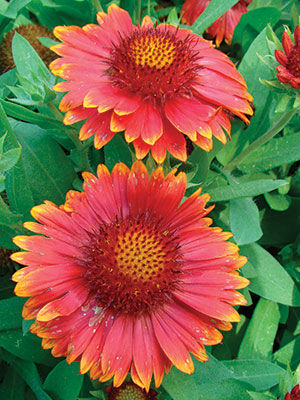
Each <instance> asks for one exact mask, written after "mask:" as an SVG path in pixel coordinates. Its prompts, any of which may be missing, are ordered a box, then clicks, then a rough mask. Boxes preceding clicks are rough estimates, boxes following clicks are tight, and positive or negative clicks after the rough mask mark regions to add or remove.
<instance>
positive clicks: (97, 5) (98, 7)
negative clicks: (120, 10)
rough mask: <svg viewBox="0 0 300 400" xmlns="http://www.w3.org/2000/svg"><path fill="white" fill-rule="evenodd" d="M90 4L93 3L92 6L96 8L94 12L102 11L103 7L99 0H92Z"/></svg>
mask: <svg viewBox="0 0 300 400" xmlns="http://www.w3.org/2000/svg"><path fill="white" fill-rule="evenodd" d="M92 4H93V7H94V9H95V10H96V12H99V11H101V12H103V8H102V6H101V3H100V1H99V0H92Z"/></svg>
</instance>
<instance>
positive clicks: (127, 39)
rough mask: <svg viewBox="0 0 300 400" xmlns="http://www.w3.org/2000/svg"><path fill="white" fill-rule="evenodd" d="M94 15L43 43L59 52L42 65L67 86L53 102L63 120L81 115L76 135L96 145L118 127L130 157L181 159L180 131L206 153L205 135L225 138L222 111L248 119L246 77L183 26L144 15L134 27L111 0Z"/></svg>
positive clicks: (208, 142)
mask: <svg viewBox="0 0 300 400" xmlns="http://www.w3.org/2000/svg"><path fill="white" fill-rule="evenodd" d="M97 19H98V23H99V25H92V24H91V25H86V26H84V27H83V28H79V27H77V26H69V27H65V26H58V27H56V28H55V29H54V34H55V35H56V37H57V38H58V39H59V40H61V41H62V43H61V44H59V45H55V46H53V47H51V49H52V50H54V51H55V52H56V53H57V54H59V55H60V56H61V57H62V58H60V59H57V60H55V61H54V62H52V63H51V65H50V68H51V70H52V72H53V73H54V74H55V75H57V76H60V77H62V78H63V79H65V81H64V82H61V83H58V84H57V85H55V87H54V89H55V90H57V91H61V92H66V91H67V92H68V93H67V94H66V95H65V96H64V97H63V99H62V101H61V103H60V109H61V111H64V112H67V113H66V115H65V118H64V123H65V124H67V125H68V124H73V123H75V122H77V121H82V120H85V119H86V120H87V121H86V122H85V123H84V124H83V126H82V128H81V130H80V133H79V139H80V140H84V139H87V138H89V137H90V136H93V135H94V144H95V147H96V148H101V147H102V146H104V145H105V144H106V143H108V142H109V141H110V140H111V139H112V138H113V136H114V135H115V134H116V132H121V131H125V139H126V141H127V142H128V143H131V142H132V143H133V145H134V147H135V151H136V155H137V157H138V158H143V157H145V156H146V154H147V153H148V152H149V150H151V153H152V155H153V157H154V159H155V160H156V161H157V162H158V163H162V162H163V161H164V159H165V157H166V151H167V150H168V151H169V152H170V153H171V154H172V155H173V156H174V157H176V158H178V159H180V160H182V161H185V160H186V158H187V153H186V140H185V136H186V137H187V138H189V139H190V140H191V141H192V142H193V143H194V144H195V145H197V146H200V147H201V148H202V149H204V150H206V151H209V150H211V148H212V145H213V141H212V137H213V136H215V137H216V138H217V139H218V140H220V141H221V142H222V143H226V141H227V139H226V134H225V132H226V133H227V134H228V135H230V126H231V125H230V121H229V117H228V116H229V114H230V115H236V116H238V117H239V118H241V119H243V120H244V121H245V122H246V123H248V122H249V121H248V118H247V117H246V114H248V115H252V113H253V111H252V108H251V107H250V105H249V101H252V97H251V95H249V94H248V93H247V90H246V83H245V81H244V79H243V78H242V76H241V75H240V73H239V72H238V71H237V70H236V69H235V66H234V65H233V63H232V62H231V61H230V60H229V58H228V57H227V56H226V55H224V54H223V53H221V52H219V51H218V50H215V49H214V48H213V46H212V44H211V43H210V42H209V41H206V40H204V39H203V38H201V37H199V36H198V35H196V34H194V33H192V32H191V31H189V30H187V29H179V28H177V27H175V26H172V25H167V24H163V25H159V26H153V23H152V21H151V19H150V18H149V17H148V16H146V17H145V18H144V19H143V22H142V24H141V26H138V27H137V26H134V25H133V24H132V22H131V19H130V17H129V14H128V13H127V12H126V11H124V10H122V9H120V8H119V7H118V6H116V5H115V4H113V5H111V6H110V7H109V8H108V14H105V13H98V14H97ZM83 67H84V68H83ZM184 135H185V136H184Z"/></svg>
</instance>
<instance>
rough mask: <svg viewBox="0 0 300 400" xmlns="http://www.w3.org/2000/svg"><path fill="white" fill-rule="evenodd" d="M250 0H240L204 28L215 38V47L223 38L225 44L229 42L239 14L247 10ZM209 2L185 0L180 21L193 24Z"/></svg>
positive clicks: (239, 17)
mask: <svg viewBox="0 0 300 400" xmlns="http://www.w3.org/2000/svg"><path fill="white" fill-rule="evenodd" d="M251 1H252V0H240V1H239V2H238V3H237V4H235V5H234V6H233V7H231V8H230V9H229V10H228V11H226V13H225V14H224V15H222V16H221V17H220V18H218V19H217V20H216V21H215V22H214V23H213V24H212V25H211V26H210V27H209V28H208V29H207V30H206V32H207V33H208V34H209V36H210V37H211V38H216V45H217V47H219V46H220V44H221V42H222V41H223V39H225V42H226V43H227V44H229V45H230V44H231V41H232V37H233V32H234V29H235V27H236V26H237V24H238V23H239V21H240V19H241V16H242V15H243V14H245V13H246V12H248V9H247V6H248V5H249V4H250V3H251ZM209 3H210V0H185V2H184V4H183V7H182V11H181V15H182V23H183V24H186V25H193V23H194V22H195V21H196V19H197V18H198V17H199V16H200V15H201V14H202V13H203V11H204V10H205V9H206V7H207V6H208V4H209Z"/></svg>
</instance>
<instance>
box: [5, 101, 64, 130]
mask: <svg viewBox="0 0 300 400" xmlns="http://www.w3.org/2000/svg"><path fill="white" fill-rule="evenodd" d="M0 105H2V107H3V109H4V111H5V112H6V113H7V115H9V116H10V117H13V118H16V119H20V120H22V121H26V122H30V123H31V124H35V125H38V126H39V127H40V128H45V126H47V128H48V129H60V130H61V129H66V127H62V126H61V122H60V121H57V120H56V119H54V118H50V117H48V115H45V114H41V113H37V112H34V111H31V110H28V109H27V108H25V107H22V106H20V105H18V104H13V103H11V102H9V101H4V100H1V99H0Z"/></svg>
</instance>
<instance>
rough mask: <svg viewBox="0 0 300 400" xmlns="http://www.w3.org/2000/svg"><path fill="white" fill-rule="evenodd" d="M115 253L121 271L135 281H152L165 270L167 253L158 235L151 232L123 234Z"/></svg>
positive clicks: (130, 230) (131, 230)
mask: <svg viewBox="0 0 300 400" xmlns="http://www.w3.org/2000/svg"><path fill="white" fill-rule="evenodd" d="M114 253H115V259H116V263H117V266H118V269H119V271H121V272H122V273H123V274H125V275H127V276H128V277H130V278H131V279H132V280H133V281H136V280H141V281H145V282H147V281H151V280H152V279H153V278H157V277H159V276H160V274H161V273H162V272H163V270H164V264H165V261H166V253H165V251H164V248H163V245H162V243H161V241H160V240H159V238H158V237H157V235H156V234H155V233H154V232H151V231H149V230H145V229H144V230H143V231H142V230H135V229H134V228H131V229H129V230H128V231H126V232H124V233H123V232H122V233H121V234H119V236H118V239H117V244H116V246H115V250H114Z"/></svg>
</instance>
